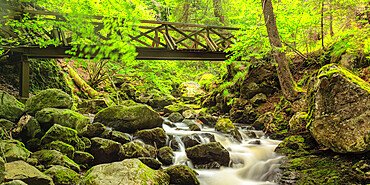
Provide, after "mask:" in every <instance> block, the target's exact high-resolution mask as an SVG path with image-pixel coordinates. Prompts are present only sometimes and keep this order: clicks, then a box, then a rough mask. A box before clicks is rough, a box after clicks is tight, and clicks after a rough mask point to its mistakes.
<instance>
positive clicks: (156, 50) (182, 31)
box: [0, 5, 239, 97]
mask: <svg viewBox="0 0 370 185" xmlns="http://www.w3.org/2000/svg"><path fill="white" fill-rule="evenodd" d="M2 8H5V9H7V10H9V11H11V12H12V14H11V15H9V16H8V17H7V19H13V20H21V19H22V18H23V15H24V14H27V15H28V18H27V19H28V20H32V19H35V20H36V19H40V17H42V18H43V19H47V20H48V21H63V20H64V18H63V15H62V14H59V13H55V12H48V11H42V10H27V9H19V8H15V7H12V6H7V5H4V6H3V7H2ZM92 17H93V19H92V22H91V23H93V25H94V34H96V35H97V36H99V37H100V38H101V39H106V36H104V35H102V34H100V30H101V29H102V28H103V27H104V23H103V22H102V19H103V18H104V17H102V16H92ZM3 21H4V20H3ZM90 21H91V20H90ZM14 29H18V30H19V31H18V32H14V31H12V30H14ZM0 30H1V31H0V37H2V38H12V39H13V40H14V39H15V40H17V42H18V43H19V44H17V45H16V46H14V45H12V44H6V43H5V44H4V43H2V45H1V47H2V48H3V49H4V50H7V51H8V52H9V53H10V55H11V56H10V58H11V59H12V60H14V61H20V62H21V63H22V65H21V66H22V69H21V75H20V76H21V79H20V82H21V85H20V87H21V88H20V95H21V97H28V93H29V62H28V58H71V57H78V56H80V57H81V56H85V54H89V58H94V57H95V56H96V53H97V52H95V53H85V52H84V50H83V49H82V50H77V51H76V52H75V53H74V54H70V52H67V51H70V50H71V49H72V46H73V44H75V43H73V39H72V38H73V34H75V33H74V32H73V31H70V30H66V28H65V27H64V28H63V29H61V28H58V27H56V26H53V27H50V26H49V27H43V28H42V29H39V30H38V31H37V32H35V31H33V30H30V29H24V28H22V27H18V28H17V27H9V26H7V27H1V28H0ZM236 30H239V28H232V27H224V26H208V25H199V24H188V23H175V22H164V21H152V20H141V21H140V25H139V26H138V28H137V31H136V33H137V34H136V35H128V36H129V37H130V38H131V41H130V43H131V44H132V45H134V46H135V48H136V52H137V53H138V54H137V56H136V60H207V61H215V60H226V59H227V55H228V54H229V53H227V52H225V50H226V49H228V48H230V46H231V45H232V44H234V40H235V37H234V36H233V33H232V31H236ZM117 34H119V33H117ZM37 39H43V40H53V41H57V43H56V44H55V43H54V45H48V46H44V47H40V46H38V45H36V44H35V41H37ZM77 48H78V47H77ZM103 59H110V58H109V57H103Z"/></svg>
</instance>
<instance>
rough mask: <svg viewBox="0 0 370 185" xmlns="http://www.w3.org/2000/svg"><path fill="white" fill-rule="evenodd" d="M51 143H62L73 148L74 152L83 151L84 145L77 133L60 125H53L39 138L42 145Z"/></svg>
mask: <svg viewBox="0 0 370 185" xmlns="http://www.w3.org/2000/svg"><path fill="white" fill-rule="evenodd" d="M53 141H63V142H64V143H67V144H69V145H72V146H73V147H75V150H80V151H83V150H84V149H85V143H84V142H83V141H82V140H81V139H80V138H79V137H78V135H77V131H76V130H73V129H71V128H68V127H64V126H62V125H58V124H54V125H53V126H52V127H51V128H50V129H49V130H48V131H47V132H46V133H45V135H44V136H43V137H42V138H41V144H43V145H45V144H48V143H51V142H53Z"/></svg>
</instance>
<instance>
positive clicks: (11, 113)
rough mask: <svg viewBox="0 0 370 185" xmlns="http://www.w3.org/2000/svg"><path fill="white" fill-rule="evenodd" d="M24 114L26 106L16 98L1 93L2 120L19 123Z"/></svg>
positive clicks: (0, 115) (0, 114) (3, 92)
mask: <svg viewBox="0 0 370 185" xmlns="http://www.w3.org/2000/svg"><path fill="white" fill-rule="evenodd" d="M23 113H24V105H23V104H22V103H21V102H19V101H18V100H17V99H16V98H15V97H14V96H12V95H10V94H8V93H7V92H5V91H0V118H4V119H7V120H9V121H12V122H15V123H16V122H17V121H18V119H19V118H20V117H21V116H22V114H23Z"/></svg>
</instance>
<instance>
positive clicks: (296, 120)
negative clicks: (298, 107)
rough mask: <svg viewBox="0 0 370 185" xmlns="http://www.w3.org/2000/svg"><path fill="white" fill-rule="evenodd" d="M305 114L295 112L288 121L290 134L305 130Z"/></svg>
mask: <svg viewBox="0 0 370 185" xmlns="http://www.w3.org/2000/svg"><path fill="white" fill-rule="evenodd" d="M306 120H307V113H306V112H296V113H295V114H294V115H293V116H292V118H290V120H289V130H290V131H292V132H301V131H304V130H306V126H307V121H306Z"/></svg>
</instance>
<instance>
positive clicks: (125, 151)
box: [119, 141, 152, 159]
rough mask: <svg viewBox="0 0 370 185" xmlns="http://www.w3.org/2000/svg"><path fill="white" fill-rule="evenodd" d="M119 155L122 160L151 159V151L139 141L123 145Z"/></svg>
mask: <svg viewBox="0 0 370 185" xmlns="http://www.w3.org/2000/svg"><path fill="white" fill-rule="evenodd" d="M120 152H121V153H120V154H119V155H120V156H121V158H122V159H127V158H138V157H151V156H152V155H151V153H150V151H148V150H147V149H146V148H145V145H144V144H143V143H141V142H138V141H132V142H129V143H126V144H124V145H122V150H121V151H120Z"/></svg>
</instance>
